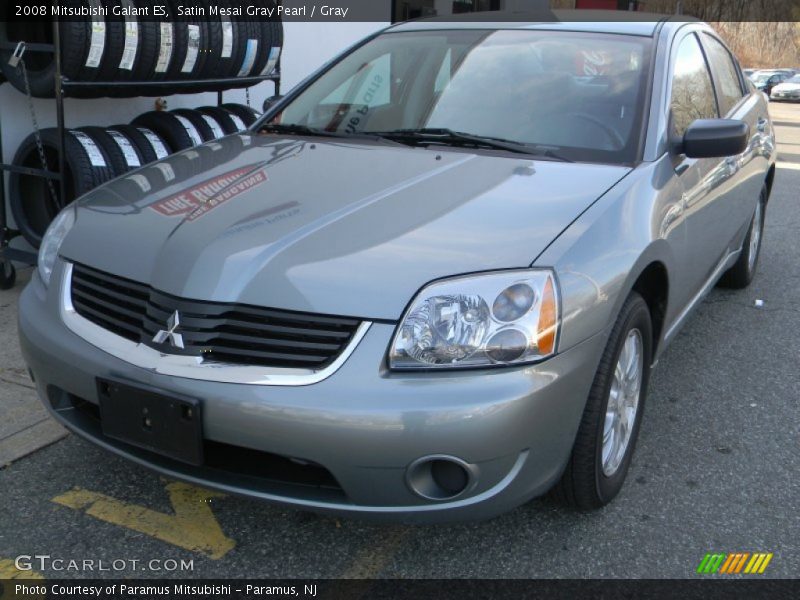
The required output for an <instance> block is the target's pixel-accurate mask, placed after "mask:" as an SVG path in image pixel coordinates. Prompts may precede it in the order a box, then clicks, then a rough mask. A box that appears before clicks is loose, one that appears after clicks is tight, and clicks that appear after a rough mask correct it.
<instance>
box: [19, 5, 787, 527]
mask: <svg viewBox="0 0 800 600" xmlns="http://www.w3.org/2000/svg"><path fill="white" fill-rule="evenodd" d="M774 174H775V143H774V137H773V132H772V124H771V122H770V119H769V116H768V113H767V105H766V97H765V96H764V95H763V94H762V93H760V92H757V91H754V90H752V88H750V87H748V85H746V83H745V79H744V76H743V75H742V72H741V69H740V68H739V65H738V62H737V61H736V58H735V57H734V56H733V55H732V54H731V53H730V51H729V50H728V49H727V48H726V46H725V44H724V43H723V42H722V41H721V40H720V39H719V38H718V37H717V35H716V34H715V33H714V31H713V30H712V29H711V28H710V27H708V26H706V25H704V24H701V23H679V22H672V21H669V20H667V19H665V20H663V21H653V22H620V23H587V22H574V23H569V24H568V26H565V25H564V23H535V24H533V23H503V24H488V23H476V22H467V21H465V22H461V23H459V22H448V23H444V22H436V21H433V22H430V21H418V22H414V23H407V24H401V25H397V26H393V27H390V28H389V29H387V30H385V31H383V32H380V33H378V34H376V35H374V36H372V37H370V38H369V39H366V40H364V41H363V42H362V43H361V44H359V45H357V46H356V47H354V48H352V49H350V50H349V51H348V52H346V53H345V54H343V55H342V56H339V57H338V58H336V59H335V60H333V61H332V62H331V63H329V64H328V65H326V66H325V67H324V68H323V69H322V70H320V71H319V72H317V73H316V74H314V75H313V76H311V77H310V78H309V79H307V80H306V81H305V82H304V83H303V84H301V85H300V86H298V87H297V88H296V89H294V90H293V91H292V92H291V93H290V94H289V95H288V96H287V97H285V98H282V99H279V100H278V101H277V102H275V103H274V104H273V105H272V106H271V108H270V109H269V111H268V112H267V114H265V116H264V117H263V119H262V120H261V121H259V122H258V123H256V124H255V125H254V126H253V127H252V128H251V129H250V130H248V131H246V132H243V133H241V134H237V135H231V136H228V137H225V138H223V139H221V140H218V141H217V142H213V143H207V144H204V145H201V146H198V147H196V148H194V149H192V150H188V151H185V152H181V153H179V154H177V155H174V156H172V157H170V158H167V159H164V160H163V161H161V162H159V163H155V164H153V165H149V166H145V167H143V168H142V169H140V170H138V171H136V172H135V173H132V174H129V175H127V176H123V177H122V178H119V179H117V180H115V181H113V182H111V183H109V184H107V185H105V186H103V187H101V188H98V189H97V190H95V191H93V192H91V193H89V194H88V195H86V196H84V197H83V198H80V199H79V200H77V201H76V202H75V203H74V204H73V205H71V206H69V207H67V208H66V209H64V210H63V211H62V212H61V213H60V215H59V216H58V217H57V219H56V220H55V221H54V222H53V224H52V225H51V227H50V228H49V230H48V233H47V235H46V236H45V238H44V241H43V243H42V246H41V249H40V259H39V265H38V274H37V275H36V276H35V277H34V278H33V280H32V281H31V283H30V284H29V285H28V287H27V289H26V290H25V292H24V295H23V299H22V303H21V307H20V316H19V323H20V338H21V343H22V349H23V352H24V355H25V357H26V360H27V362H28V365H29V366H30V369H31V374H32V377H33V378H34V380H35V382H36V385H37V387H38V390H39V394H40V395H41V398H42V401H43V402H44V404H45V406H46V407H47V408H48V409H49V410H50V411H51V412H52V414H53V415H54V416H55V417H56V419H58V420H59V421H60V422H62V423H63V424H64V425H65V426H66V427H68V428H69V429H71V430H73V431H74V432H76V433H78V434H79V435H81V436H83V437H85V438H86V439H88V440H90V441H91V442H94V443H96V444H98V445H100V446H102V447H104V448H106V449H108V450H109V451H111V452H114V453H116V454H119V455H121V456H124V457H126V458H128V459H130V460H132V461H135V462H137V463H139V464H142V465H145V466H147V467H150V468H152V469H154V470H156V471H159V472H161V473H163V474H166V475H167V476H170V477H175V478H178V479H182V480H186V481H189V482H194V483H197V484H200V485H203V486H206V487H209V488H215V489H219V490H223V491H225V492H229V493H234V494H240V495H245V496H249V497H254V498H260V499H263V500H267V501H271V502H277V503H281V504H284V505H290V506H294V507H299V508H303V509H310V510H318V511H329V512H336V513H340V514H350V515H362V516H375V517H387V518H395V519H404V520H442V519H472V518H485V517H489V516H492V515H495V514H498V513H500V512H503V511H506V510H509V509H511V508H513V507H515V506H518V505H520V504H521V503H524V502H526V501H527V500H529V499H530V498H532V497H535V496H538V495H541V494H544V493H545V492H548V491H549V490H554V493H555V494H556V495H557V496H558V497H560V498H561V499H562V500H563V501H564V502H567V503H569V504H571V505H574V506H577V507H579V508H584V509H585V508H597V507H601V506H603V505H605V504H606V503H608V502H610V501H611V500H612V499H613V498H614V497H615V496H616V495H617V494H618V493H619V492H620V490H621V489H622V488H623V482H624V480H625V476H626V473H627V472H628V469H629V466H630V463H631V458H632V456H633V451H634V446H635V443H636V439H637V436H638V433H639V429H640V424H641V422H642V415H643V410H644V405H645V400H646V395H647V387H648V382H649V380H650V374H651V371H652V369H653V367H654V365H655V364H656V363H657V361H658V358H659V356H660V355H661V354H662V353H663V352H664V350H665V348H666V347H667V346H668V345H669V344H670V343H671V342H672V341H673V340H675V338H676V334H677V332H678V331H679V329H680V327H681V325H682V324H683V323H684V322H685V321H686V319H687V317H688V316H689V314H690V313H691V311H692V309H693V308H694V307H695V306H697V304H698V303H699V302H700V300H701V299H702V298H703V296H704V295H705V294H706V293H707V292H708V291H709V289H710V288H712V287H713V286H714V285H715V284H717V283H718V282H722V283H724V284H725V285H728V286H731V287H735V288H742V287H745V286H747V285H748V284H749V283H750V281H751V280H752V279H753V276H754V274H755V271H756V266H757V264H758V257H759V249H760V246H761V238H762V231H763V224H764V215H765V211H766V209H767V205H768V200H769V195H770V189H771V187H772V183H773V178H774ZM732 335H733V332H732ZM676 493H678V492H677V491H676Z"/></svg>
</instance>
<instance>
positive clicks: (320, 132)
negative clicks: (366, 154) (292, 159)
mask: <svg viewBox="0 0 800 600" xmlns="http://www.w3.org/2000/svg"><path fill="white" fill-rule="evenodd" d="M258 131H259V133H278V134H280V133H284V134H287V135H309V136H318V137H329V138H339V139H343V138H344V139H347V138H349V139H359V140H371V141H376V142H382V143H386V144H390V143H392V142H393V141H394V140H391V139H389V138H386V137H384V136H381V135H376V134H374V133H372V132H364V133H346V132H342V131H328V130H326V129H317V128H316V127H309V126H308V125H300V124H298V123H267V124H266V125H264V126H263V127H262V128H261V129H259V130H258ZM394 143H396V144H399V142H394Z"/></svg>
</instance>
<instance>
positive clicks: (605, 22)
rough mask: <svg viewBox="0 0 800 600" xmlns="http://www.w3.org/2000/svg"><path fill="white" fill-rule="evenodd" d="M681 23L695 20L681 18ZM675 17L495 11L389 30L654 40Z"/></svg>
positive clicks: (416, 22)
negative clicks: (546, 33)
mask: <svg viewBox="0 0 800 600" xmlns="http://www.w3.org/2000/svg"><path fill="white" fill-rule="evenodd" d="M678 18H679V19H680V20H681V22H686V21H695V19H690V18H688V17H683V16H681V17H678ZM674 19H675V17H674V15H663V14H656V13H644V12H634V11H608V10H555V11H547V10H545V11H538V12H511V11H492V12H491V13H488V12H482V13H466V14H461V15H446V16H439V17H432V18H427V19H415V20H413V21H406V22H404V23H400V24H397V25H395V26H393V27H391V28H390V29H389V31H393V32H394V31H431V30H441V29H532V30H550V31H559V30H561V31H584V32H588V33H614V34H627V35H638V36H647V37H653V36H654V35H655V34H656V32H657V31H658V27H659V24H660V23H663V22H665V21H669V20H674Z"/></svg>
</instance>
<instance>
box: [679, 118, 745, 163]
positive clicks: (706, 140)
mask: <svg viewBox="0 0 800 600" xmlns="http://www.w3.org/2000/svg"><path fill="white" fill-rule="evenodd" d="M749 140H750V126H749V125H748V124H747V123H744V122H743V121H737V120H735V119H697V120H696V121H694V122H693V123H692V124H691V125H689V128H688V129H687V130H686V133H685V134H684V135H683V153H684V154H685V155H686V156H688V157H689V158H719V157H723V156H734V155H736V154H741V153H742V152H744V150H745V148H747V143H748V141H749Z"/></svg>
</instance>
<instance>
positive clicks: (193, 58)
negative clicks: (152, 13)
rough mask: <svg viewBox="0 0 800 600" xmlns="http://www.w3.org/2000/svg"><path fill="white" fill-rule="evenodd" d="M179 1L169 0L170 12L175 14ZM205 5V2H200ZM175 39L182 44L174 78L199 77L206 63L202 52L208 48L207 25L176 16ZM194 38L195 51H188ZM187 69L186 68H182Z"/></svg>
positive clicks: (204, 54) (188, 78)
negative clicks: (170, 0)
mask: <svg viewBox="0 0 800 600" xmlns="http://www.w3.org/2000/svg"><path fill="white" fill-rule="evenodd" d="M180 4H181V3H180V2H179V1H177V0H173V1H172V2H171V12H170V14H172V15H176V14H177V7H178V6H179V5H180ZM202 4H203V5H205V4H206V3H205V2H202ZM175 30H176V39H177V40H179V43H181V44H182V48H181V50H180V55H181V58H182V60H181V61H180V63H179V64H177V65H176V67H177V72H176V77H175V79H176V80H190V79H200V77H201V74H202V73H203V69H204V68H205V63H206V53H205V52H202V50H203V49H204V48H208V41H207V39H208V27H207V26H206V23H205V22H204V21H192V20H190V19H188V18H185V17H184V18H178V20H176V21H175ZM195 38H196V43H197V52H196V53H195V52H193V51H190V48H192V47H193V40H195ZM184 69H187V70H184Z"/></svg>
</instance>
